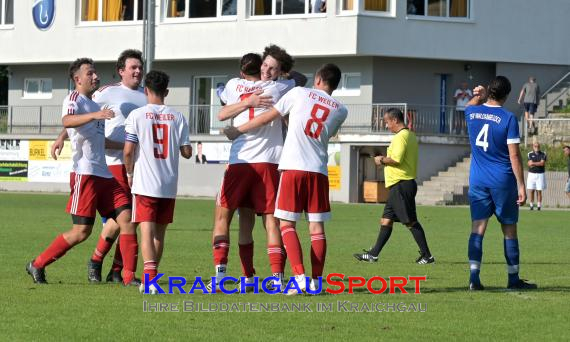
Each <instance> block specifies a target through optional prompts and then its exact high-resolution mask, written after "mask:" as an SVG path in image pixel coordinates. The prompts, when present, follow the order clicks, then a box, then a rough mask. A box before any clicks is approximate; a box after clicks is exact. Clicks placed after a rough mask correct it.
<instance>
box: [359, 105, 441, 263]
mask: <svg viewBox="0 0 570 342" xmlns="http://www.w3.org/2000/svg"><path fill="white" fill-rule="evenodd" d="M384 123H385V124H386V128H388V129H389V130H390V131H391V132H392V133H395V134H396V135H395V136H394V138H393V139H392V142H391V143H390V146H389V147H388V153H387V156H382V155H380V156H376V157H374V162H375V163H376V165H378V166H381V165H384V179H385V181H386V187H387V188H389V190H390V193H389V195H388V201H387V202H386V206H385V207H384V213H383V214H382V219H381V220H380V225H381V227H380V233H379V234H378V239H377V240H376V244H375V245H374V247H372V248H371V249H370V250H364V253H358V254H354V257H355V258H356V259H358V260H359V261H367V262H377V261H378V255H379V254H380V251H381V250H382V248H383V247H384V245H385V244H386V242H388V239H389V238H390V235H392V225H393V224H394V222H401V223H403V224H404V225H406V226H407V227H408V228H409V229H410V232H411V233H412V235H413V236H414V240H416V243H417V244H418V247H419V249H420V257H419V258H418V259H417V260H416V262H417V263H418V264H431V263H433V262H435V259H434V257H433V256H432V255H431V252H430V251H429V248H428V244H427V241H426V236H425V233H424V229H423V228H422V226H421V224H420V223H419V222H418V218H417V216H416V193H417V191H418V185H417V184H416V181H415V178H416V174H417V169H418V141H417V140H416V135H415V134H414V133H413V132H411V131H410V130H409V129H408V128H407V127H406V125H405V123H404V114H403V113H402V111H401V110H399V109H397V108H391V109H388V110H387V111H386V113H384Z"/></svg>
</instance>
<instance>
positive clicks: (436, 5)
mask: <svg viewBox="0 0 570 342" xmlns="http://www.w3.org/2000/svg"><path fill="white" fill-rule="evenodd" d="M407 13H408V15H423V16H429V17H444V18H469V0H408V8H407Z"/></svg>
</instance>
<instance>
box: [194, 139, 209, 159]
mask: <svg viewBox="0 0 570 342" xmlns="http://www.w3.org/2000/svg"><path fill="white" fill-rule="evenodd" d="M196 151H198V152H197V153H196V164H206V163H208V160H207V159H206V155H205V154H203V153H202V142H201V141H198V145H197V146H196Z"/></svg>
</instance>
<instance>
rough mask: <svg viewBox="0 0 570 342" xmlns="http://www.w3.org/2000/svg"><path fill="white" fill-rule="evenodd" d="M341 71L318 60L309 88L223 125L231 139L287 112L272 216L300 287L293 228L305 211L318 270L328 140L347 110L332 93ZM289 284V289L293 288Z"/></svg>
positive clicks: (318, 272) (316, 271)
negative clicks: (242, 119)
mask: <svg viewBox="0 0 570 342" xmlns="http://www.w3.org/2000/svg"><path fill="white" fill-rule="evenodd" d="M340 77H341V71H340V69H339V68H338V67H337V66H336V65H334V64H325V65H323V66H322V67H321V68H320V69H319V70H318V71H317V72H316V74H315V81H314V88H313V89H308V88H302V87H296V88H294V89H293V90H291V91H289V92H288V93H287V94H285V95H284V96H283V97H282V98H281V100H279V102H277V104H275V106H274V107H273V108H272V109H271V110H269V111H268V112H266V113H264V114H262V115H260V116H258V117H256V118H255V119H253V120H251V121H248V122H247V123H245V124H244V125H242V126H239V127H237V128H228V129H227V130H226V134H227V135H228V137H229V138H230V139H235V138H236V136H239V135H240V134H242V133H244V132H248V131H250V130H252V129H256V128H257V127H259V126H261V125H264V124H266V123H268V122H272V121H273V120H274V119H275V118H277V117H279V116H286V115H289V129H288V133H287V138H286V139H285V144H284V146H283V151H282V154H281V160H280V162H279V170H280V171H281V179H280V181H279V189H278V193H277V200H276V209H275V217H277V218H279V219H280V230H281V236H282V238H283V243H284V245H285V249H286V251H287V256H288V258H289V261H290V264H291V268H292V271H293V274H294V275H295V277H296V280H297V283H298V286H299V289H298V290H301V291H302V290H304V289H306V287H307V284H306V283H305V269H304V266H303V253H302V250H301V244H300V242H299V237H298V235H297V231H296V222H297V221H298V220H299V219H300V217H301V214H302V213H303V212H305V213H306V214H307V220H308V221H309V231H310V234H311V264H312V278H313V279H317V278H319V277H321V276H322V273H323V268H324V263H325V256H326V237H325V230H324V222H325V221H328V220H329V219H330V217H331V215H330V203H329V182H328V170H327V162H328V154H327V150H328V142H329V139H330V138H331V137H333V136H334V135H336V133H337V132H338V130H339V128H340V126H341V125H342V123H343V122H344V120H345V119H346V117H347V115H348V111H347V109H346V107H345V106H344V105H343V104H341V103H340V102H339V101H337V100H335V99H334V98H333V97H332V96H331V94H332V92H333V91H334V90H335V89H336V87H337V86H338V83H339V82H340ZM298 290H296V289H293V291H290V294H295V293H298Z"/></svg>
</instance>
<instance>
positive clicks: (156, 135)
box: [152, 124, 168, 159]
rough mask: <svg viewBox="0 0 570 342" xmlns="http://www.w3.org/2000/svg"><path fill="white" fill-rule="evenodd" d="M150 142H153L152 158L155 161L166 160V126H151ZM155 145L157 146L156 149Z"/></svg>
mask: <svg viewBox="0 0 570 342" xmlns="http://www.w3.org/2000/svg"><path fill="white" fill-rule="evenodd" d="M152 140H153V142H154V145H155V146H154V157H155V158H156V159H166V158H168V125H165V124H153V125H152ZM156 145H159V146H158V147H157V146H156Z"/></svg>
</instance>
